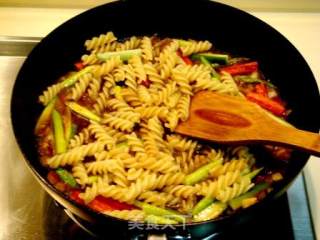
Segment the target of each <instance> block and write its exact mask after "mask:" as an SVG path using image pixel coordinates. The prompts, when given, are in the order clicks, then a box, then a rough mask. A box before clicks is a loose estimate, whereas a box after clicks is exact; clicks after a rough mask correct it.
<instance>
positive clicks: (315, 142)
mask: <svg viewBox="0 0 320 240" xmlns="http://www.w3.org/2000/svg"><path fill="white" fill-rule="evenodd" d="M269 139H270V140H272V141H275V142H279V143H281V144H284V145H288V146H291V147H294V148H296V149H301V150H303V151H306V152H308V153H311V154H312V155H315V156H318V157H319V156H320V135H319V134H317V133H312V132H307V131H303V130H299V129H296V128H291V127H281V128H279V129H278V133H277V134H275V135H273V136H270V137H269Z"/></svg>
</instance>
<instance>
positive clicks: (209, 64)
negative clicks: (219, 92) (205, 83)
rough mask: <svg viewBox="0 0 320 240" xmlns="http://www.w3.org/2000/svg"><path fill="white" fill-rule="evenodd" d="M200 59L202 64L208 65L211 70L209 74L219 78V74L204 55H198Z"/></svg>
mask: <svg viewBox="0 0 320 240" xmlns="http://www.w3.org/2000/svg"><path fill="white" fill-rule="evenodd" d="M200 61H201V62H202V63H203V64H204V65H207V66H209V67H210V70H211V75H212V77H214V78H216V79H219V78H220V75H219V74H218V73H217V72H216V70H215V69H214V68H213V67H212V65H211V63H210V62H209V61H208V60H207V59H206V58H205V57H202V56H201V57H200Z"/></svg>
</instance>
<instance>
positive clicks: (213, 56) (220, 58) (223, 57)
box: [191, 53, 229, 64]
mask: <svg viewBox="0 0 320 240" xmlns="http://www.w3.org/2000/svg"><path fill="white" fill-rule="evenodd" d="M201 58H205V59H206V60H207V61H208V62H209V63H222V64H227V63H228V60H229V56H228V55H227V54H219V53H195V54H192V56H191V59H192V60H201Z"/></svg>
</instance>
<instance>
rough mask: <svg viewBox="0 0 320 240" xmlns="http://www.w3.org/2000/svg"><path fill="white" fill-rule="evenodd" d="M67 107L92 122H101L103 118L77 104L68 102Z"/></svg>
mask: <svg viewBox="0 0 320 240" xmlns="http://www.w3.org/2000/svg"><path fill="white" fill-rule="evenodd" d="M66 105H67V106H68V107H69V108H70V109H71V110H72V111H74V112H75V113H78V114H79V115H81V116H82V117H85V118H87V119H88V120H92V121H95V122H100V121H101V118H100V117H99V116H98V115H96V114H94V113H93V112H91V111H90V110H88V109H87V108H85V107H83V106H81V105H79V104H77V103H76V102H66Z"/></svg>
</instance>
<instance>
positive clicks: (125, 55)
mask: <svg viewBox="0 0 320 240" xmlns="http://www.w3.org/2000/svg"><path fill="white" fill-rule="evenodd" d="M141 54H142V50H141V49H131V50H125V51H117V52H104V53H98V54H97V58H98V59H100V60H101V61H106V60H108V59H110V58H112V57H116V56H120V59H121V60H122V61H128V60H129V59H130V58H131V57H133V56H141Z"/></svg>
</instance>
